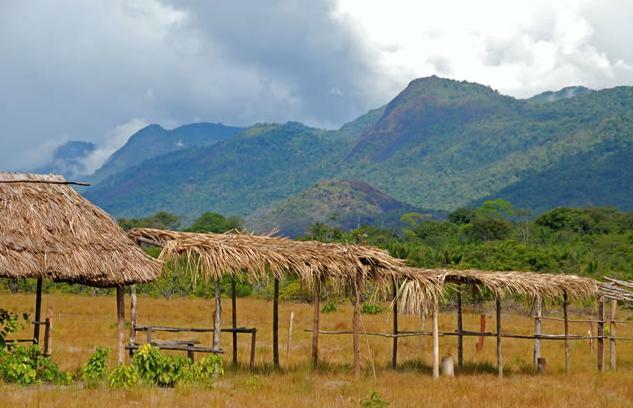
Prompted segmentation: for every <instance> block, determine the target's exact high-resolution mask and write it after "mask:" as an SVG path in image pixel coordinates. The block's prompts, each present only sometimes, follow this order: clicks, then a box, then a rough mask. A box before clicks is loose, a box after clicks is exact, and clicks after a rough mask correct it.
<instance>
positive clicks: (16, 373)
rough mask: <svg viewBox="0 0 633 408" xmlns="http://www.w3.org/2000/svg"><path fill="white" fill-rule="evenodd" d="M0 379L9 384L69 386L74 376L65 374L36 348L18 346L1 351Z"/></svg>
mask: <svg viewBox="0 0 633 408" xmlns="http://www.w3.org/2000/svg"><path fill="white" fill-rule="evenodd" d="M0 378H2V380H3V381H5V382H8V383H15V384H22V385H28V384H34V383H42V382H47V383H54V384H62V385H65V384H69V383H70V382H71V381H72V375H71V374H70V373H67V372H63V371H62V370H60V369H59V366H58V365H57V364H55V362H54V361H53V360H51V359H50V358H48V357H44V356H42V355H41V354H40V353H39V350H38V349H37V347H36V346H32V347H28V348H27V347H23V346H18V347H15V348H14V349H12V350H11V351H9V350H0Z"/></svg>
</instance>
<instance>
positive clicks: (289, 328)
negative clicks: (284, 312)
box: [286, 311, 295, 366]
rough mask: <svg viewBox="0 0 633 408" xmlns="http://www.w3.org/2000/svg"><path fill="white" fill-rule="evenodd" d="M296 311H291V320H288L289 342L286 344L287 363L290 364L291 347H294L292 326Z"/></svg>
mask: <svg viewBox="0 0 633 408" xmlns="http://www.w3.org/2000/svg"><path fill="white" fill-rule="evenodd" d="M294 320H295V312H293V311H290V321H289V322H288V344H286V364H287V365H288V366H290V349H291V347H292V326H293V325H294Z"/></svg>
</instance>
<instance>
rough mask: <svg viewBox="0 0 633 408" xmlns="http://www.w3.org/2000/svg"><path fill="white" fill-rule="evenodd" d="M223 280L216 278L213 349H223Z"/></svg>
mask: <svg viewBox="0 0 633 408" xmlns="http://www.w3.org/2000/svg"><path fill="white" fill-rule="evenodd" d="M221 279H222V278H221V277H219V276H217V277H216V278H215V312H214V314H213V315H214V318H213V348H214V349H216V350H220V349H221V348H222V344H221V340H222V280H221Z"/></svg>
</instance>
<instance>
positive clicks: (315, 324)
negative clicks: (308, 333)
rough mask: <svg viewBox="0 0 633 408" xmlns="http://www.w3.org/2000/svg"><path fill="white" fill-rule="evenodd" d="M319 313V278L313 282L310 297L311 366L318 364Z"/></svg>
mask: <svg viewBox="0 0 633 408" xmlns="http://www.w3.org/2000/svg"><path fill="white" fill-rule="evenodd" d="M320 315H321V279H320V278H318V277H317V278H316V280H315V282H314V296H313V297H312V367H314V368H316V367H317V366H318V365H319V317H320Z"/></svg>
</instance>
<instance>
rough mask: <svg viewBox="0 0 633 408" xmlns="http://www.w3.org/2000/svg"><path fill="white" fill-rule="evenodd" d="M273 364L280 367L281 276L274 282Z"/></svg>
mask: <svg viewBox="0 0 633 408" xmlns="http://www.w3.org/2000/svg"><path fill="white" fill-rule="evenodd" d="M273 365H274V366H275V368H279V278H275V282H274V284H273Z"/></svg>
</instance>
